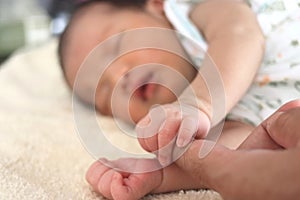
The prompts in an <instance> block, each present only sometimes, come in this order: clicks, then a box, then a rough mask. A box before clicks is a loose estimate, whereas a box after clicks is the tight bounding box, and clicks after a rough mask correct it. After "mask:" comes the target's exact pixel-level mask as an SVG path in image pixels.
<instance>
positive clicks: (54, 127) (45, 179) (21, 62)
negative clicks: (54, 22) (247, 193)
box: [0, 40, 221, 200]
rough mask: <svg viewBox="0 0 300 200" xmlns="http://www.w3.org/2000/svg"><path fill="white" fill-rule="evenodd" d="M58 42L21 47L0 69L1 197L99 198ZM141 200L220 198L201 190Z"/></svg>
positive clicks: (106, 119) (109, 123)
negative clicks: (79, 133) (59, 59)
mask: <svg viewBox="0 0 300 200" xmlns="http://www.w3.org/2000/svg"><path fill="white" fill-rule="evenodd" d="M56 47H57V41H56V40H52V41H51V42H49V43H48V44H46V45H44V46H41V47H38V48H34V49H28V48H27V49H26V50H21V51H19V52H18V53H16V54H15V55H14V56H12V57H11V58H10V59H9V60H8V61H7V62H5V63H4V64H3V65H2V66H1V68H0V91H1V98H0V199H6V200H8V199H14V200H15V199H103V197H101V196H100V195H97V194H95V193H94V192H92V190H91V188H90V187H89V185H88V184H87V183H86V181H85V172H86V170H87V168H88V166H89V165H90V164H91V163H92V162H93V161H94V159H93V158H92V157H91V156H90V155H89V154H88V153H87V151H86V150H85V149H84V148H83V146H82V144H81V143H80V140H79V138H78V136H77V133H76V131H75V124H74V120H73V112H72V106H71V93H70V91H69V90H68V88H67V87H66V85H65V82H64V80H63V77H62V74H61V71H60V69H59V66H58V62H57V57H56ZM103 120H104V122H105V123H104V124H105V126H106V128H108V129H109V130H110V131H111V133H112V139H113V138H114V137H115V136H116V135H117V134H113V133H114V132H115V131H116V130H115V129H114V127H113V125H112V122H111V121H112V120H111V119H109V118H103ZM123 142H124V141H123ZM124 144H126V142H125V143H124ZM135 145H136V144H135ZM127 146H129V147H131V144H130V145H128V144H127ZM133 146H134V145H133ZM145 199H205V200H206V199H221V197H220V196H219V195H218V194H217V193H215V192H212V191H205V190H200V191H180V192H177V193H168V194H161V195H149V196H147V197H145Z"/></svg>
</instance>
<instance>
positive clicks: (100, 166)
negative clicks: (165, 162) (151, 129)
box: [86, 158, 162, 200]
mask: <svg viewBox="0 0 300 200" xmlns="http://www.w3.org/2000/svg"><path fill="white" fill-rule="evenodd" d="M157 165H159V164H158V163H157V162H156V160H152V159H133V158H126V159H120V160H116V161H112V162H110V161H107V160H105V159H102V160H101V161H96V162H95V163H94V164H93V165H92V166H91V167H90V168H89V170H88V172H87V174H86V180H87V181H88V182H89V183H90V185H91V186H92V188H93V189H94V191H95V192H97V193H100V194H102V195H103V196H105V197H106V198H108V199H116V200H118V199H122V200H127V199H128V200H132V199H140V198H141V197H143V196H145V195H146V194H148V193H149V192H151V191H153V190H154V189H155V188H157V187H158V186H159V185H160V184H161V182H162V170H156V171H153V170H151V168H153V169H158V166H157ZM124 167H125V168H128V167H129V168H130V171H132V170H133V171H134V169H136V170H138V171H141V170H143V169H144V171H149V172H144V173H127V172H122V171H120V168H122V169H124ZM129 168H128V169H129ZM147 169H149V170H147Z"/></svg>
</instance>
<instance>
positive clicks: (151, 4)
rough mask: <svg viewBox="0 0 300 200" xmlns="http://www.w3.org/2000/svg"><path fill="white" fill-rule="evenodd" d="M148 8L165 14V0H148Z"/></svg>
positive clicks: (154, 12) (157, 13) (158, 13)
mask: <svg viewBox="0 0 300 200" xmlns="http://www.w3.org/2000/svg"><path fill="white" fill-rule="evenodd" d="M146 10H148V11H149V12H151V13H153V14H155V15H160V16H164V15H165V14H164V0H148V1H147V3H146Z"/></svg>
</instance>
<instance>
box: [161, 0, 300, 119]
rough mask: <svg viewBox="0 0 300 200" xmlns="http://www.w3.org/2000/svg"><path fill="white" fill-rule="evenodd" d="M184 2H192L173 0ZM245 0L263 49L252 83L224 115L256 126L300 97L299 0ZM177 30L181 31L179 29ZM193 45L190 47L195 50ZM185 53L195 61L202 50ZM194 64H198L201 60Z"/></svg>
mask: <svg viewBox="0 0 300 200" xmlns="http://www.w3.org/2000/svg"><path fill="white" fill-rule="evenodd" d="M166 2H171V0H166ZM183 2H185V3H186V4H189V5H192V3H191V2H189V1H183V0H182V1H180V0H178V1H177V2H176V1H174V0H172V3H175V6H176V4H177V5H179V4H180V3H183ZM247 2H248V4H249V6H250V7H251V8H252V10H253V11H254V12H255V13H256V15H257V19H258V21H259V24H260V26H261V28H262V31H263V33H264V35H265V38H266V50H265V55H264V58H263V61H262V64H261V67H260V69H259V71H258V72H257V75H256V77H255V80H254V82H253V84H252V85H251V87H250V88H249V90H248V92H247V94H246V95H245V96H244V97H243V98H242V99H241V100H240V101H239V103H238V104H237V105H236V106H235V107H234V108H233V109H232V111H231V112H230V113H229V115H228V116H227V118H228V119H232V120H239V121H243V122H247V123H250V124H253V125H258V124H259V123H261V121H263V120H264V119H266V118H267V117H268V116H269V115H270V114H272V113H273V112H275V111H276V110H277V109H278V107H280V106H281V105H283V104H284V103H286V102H288V101H290V100H293V99H297V98H300V44H299V43H300V0H285V1H284V0H248V1H247ZM179 7H180V6H178V8H179ZM188 11H189V9H186V10H182V13H183V12H185V13H184V15H185V16H186V17H187V16H188ZM167 16H168V17H169V20H170V22H171V23H173V21H178V20H177V18H178V17H177V18H176V17H174V15H173V16H172V17H173V18H172V19H171V18H170V17H171V15H167ZM173 24H174V23H173ZM186 26H188V24H186ZM174 27H175V28H177V27H176V26H175V25H174ZM177 30H178V31H181V30H180V29H179V28H178V29H177ZM186 30H188V29H186ZM194 38H195V37H194ZM194 41H195V40H194ZM196 42H197V41H196ZM202 43H203V41H201V42H199V43H198V44H199V45H198V47H197V45H196V48H198V49H199V46H200V47H202V49H205V50H206V48H203V47H205V46H204V45H203V44H202ZM183 46H184V45H183ZM186 46H187V45H186ZM194 46H195V45H193V48H192V49H196V48H195V47H194ZM200 49H201V48H200ZM187 52H188V53H189V55H190V56H191V57H194V56H195V57H198V61H199V60H200V61H201V60H202V59H203V53H202V54H200V56H197V51H195V50H194V53H193V52H192V51H189V50H187ZM193 60H197V59H196V58H194V59H193ZM197 64H199V65H201V62H198V63H197Z"/></svg>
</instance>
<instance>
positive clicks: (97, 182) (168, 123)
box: [59, 0, 300, 199]
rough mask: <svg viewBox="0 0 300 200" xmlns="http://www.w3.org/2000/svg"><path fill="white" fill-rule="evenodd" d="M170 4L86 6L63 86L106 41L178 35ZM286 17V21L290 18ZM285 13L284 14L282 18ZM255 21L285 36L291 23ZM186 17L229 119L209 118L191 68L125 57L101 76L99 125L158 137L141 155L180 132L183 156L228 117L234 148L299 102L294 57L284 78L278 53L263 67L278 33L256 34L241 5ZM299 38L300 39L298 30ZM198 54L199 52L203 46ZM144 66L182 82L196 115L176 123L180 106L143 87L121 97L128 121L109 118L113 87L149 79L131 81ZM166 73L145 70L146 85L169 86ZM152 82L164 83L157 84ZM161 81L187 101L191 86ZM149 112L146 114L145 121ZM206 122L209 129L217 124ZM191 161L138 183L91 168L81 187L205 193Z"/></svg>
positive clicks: (66, 48)
mask: <svg viewBox="0 0 300 200" xmlns="http://www.w3.org/2000/svg"><path fill="white" fill-rule="evenodd" d="M137 2H138V3H137ZM170 2H172V1H167V0H166V1H163V0H147V1H129V0H128V1H117V0H115V1H104V0H102V1H100V0H99V1H89V2H88V3H84V4H82V5H81V6H80V7H79V8H78V9H76V11H75V12H74V14H73V16H72V18H71V21H70V24H69V26H68V27H67V29H66V30H65V32H64V34H63V35H62V37H61V40H60V49H59V53H60V61H61V65H62V68H63V71H64V74H65V77H66V80H67V82H68V83H69V85H70V86H71V87H73V85H74V82H75V78H76V75H77V72H78V70H79V67H80V65H81V64H82V62H83V61H84V59H85V57H86V56H87V55H88V54H89V52H90V51H91V50H92V49H93V48H94V47H95V46H97V45H98V44H99V43H101V42H103V41H104V40H106V39H107V38H109V37H110V36H112V35H114V34H117V33H120V32H123V31H126V30H131V29H136V28H146V27H156V28H165V29H175V28H177V27H178V26H176V25H175V23H172V22H171V21H172V20H171V18H170V15H168V16H167V15H166V7H165V5H166V4H167V3H170ZM280 2H281V1H280ZM250 3H252V7H253V9H256V10H257V13H259V12H260V11H261V10H260V9H261V8H263V7H264V6H265V5H261V4H262V3H258V2H255V1H252V2H251V1H250ZM283 4H284V3H283ZM269 6H270V5H269ZM265 7H266V6H265ZM256 10H255V11H256ZM169 11H170V10H169ZM212 11H213V12H212ZM286 13H290V12H289V11H287V12H286ZM286 13H284V12H283V14H282V16H284V14H286ZM295 13H296V12H295ZM259 14H260V16H262V17H261V18H262V20H261V21H262V22H265V23H266V24H269V25H270V24H271V25H273V24H275V25H277V26H282V27H283V26H286V27H284V28H289V27H290V26H291V23H292V22H291V23H285V22H286V21H285V20H290V18H289V17H290V15H288V14H286V15H285V17H283V18H281V19H280V20H278V21H277V22H273V21H272V22H269V21H267V20H266V19H267V18H266V16H264V13H263V12H262V13H259ZM188 17H189V19H190V20H191V21H192V22H193V24H194V25H195V26H196V28H197V29H198V31H199V32H201V33H202V35H203V37H204V38H205V42H206V43H207V47H208V48H207V52H208V54H209V56H210V57H211V58H212V60H213V62H214V63H215V64H216V66H217V67H218V70H219V73H220V76H221V78H222V81H223V87H224V92H225V111H224V113H221V116H218V117H215V115H216V113H214V107H213V106H212V100H211V99H210V94H209V91H208V88H207V85H206V80H204V79H203V77H202V76H201V75H200V74H199V73H197V71H196V70H195V68H194V67H193V66H192V64H190V63H189V62H187V60H185V59H182V58H180V57H179V56H177V55H175V54H173V53H170V52H166V51H162V50H159V49H142V50H137V51H132V52H130V53H127V54H125V55H122V56H121V57H119V58H118V59H116V60H115V61H114V62H113V63H112V64H111V65H110V66H109V68H108V69H107V70H106V71H105V72H104V73H103V75H102V76H101V79H100V81H99V84H98V88H97V93H96V97H95V98H96V101H95V106H96V108H97V110H98V111H99V112H101V113H102V114H105V115H112V113H114V114H116V115H117V117H119V118H122V119H124V120H125V121H131V120H132V121H133V122H135V123H138V127H139V128H138V129H137V131H138V132H140V133H142V134H143V135H153V132H152V131H153V130H156V131H157V135H155V136H153V137H148V138H141V139H139V141H140V143H141V145H142V147H143V148H145V149H146V150H148V151H151V152H152V151H156V150H159V149H161V148H162V147H164V146H165V145H166V144H169V143H170V141H171V140H172V138H173V137H174V136H175V135H177V132H178V136H177V140H176V145H177V146H179V147H184V146H186V145H187V144H188V143H189V142H190V141H191V139H192V138H193V137H194V136H195V137H196V139H197V138H203V137H205V136H206V134H207V132H208V131H209V130H210V127H211V125H215V124H217V123H218V122H219V121H220V120H221V119H223V118H224V117H225V116H228V117H227V118H228V120H227V121H226V123H225V127H224V129H223V134H222V136H221V138H220V142H221V143H222V144H225V145H227V146H230V147H232V148H235V147H237V146H238V145H239V144H240V143H241V142H242V141H243V139H244V138H245V137H246V136H247V134H248V133H249V132H250V131H251V130H252V128H253V126H252V125H257V124H258V123H260V122H261V121H262V120H263V119H264V118H266V117H267V116H268V115H270V114H271V113H272V112H274V111H275V110H276V108H278V107H279V106H280V105H281V104H283V103H285V102H286V101H289V100H291V99H295V98H297V97H299V95H300V93H299V77H300V76H299V74H300V70H299V67H298V63H299V62H298V61H297V60H295V59H297V57H295V56H293V55H292V54H289V58H293V63H290V66H291V67H290V68H288V69H289V70H286V69H287V68H285V67H282V64H283V61H284V59H282V57H283V56H284V55H282V54H283V53H282V52H281V53H282V54H281V55H280V56H281V57H280V59H279V60H278V59H277V58H276V59H275V58H273V59H271V58H272V56H274V55H277V53H278V52H276V50H278V49H279V48H278V47H277V46H275V47H274V45H273V46H271V47H270V49H268V46H267V49H266V50H267V51H266V55H265V57H264V59H263V55H264V53H265V52H264V42H265V41H264V34H265V36H268V38H267V41H266V42H267V45H268V44H273V42H274V41H277V40H278V38H276V37H275V35H276V31H278V29H276V27H275V26H271V28H270V27H269V26H267V25H266V26H265V29H263V33H262V31H261V28H260V26H259V24H258V21H257V18H256V16H255V13H254V12H253V11H252V10H251V9H250V7H249V6H248V5H247V4H246V3H245V2H243V1H234V0H208V1H205V2H203V3H199V4H195V5H194V6H193V7H192V8H191V9H188ZM272 23H273V24H272ZM268 28H269V29H268ZM177 29H178V28H177ZM179 31H180V30H179ZM288 32H289V31H288ZM288 32H287V33H288ZM298 32H300V31H299V30H298ZM295 35H300V34H298V33H297V34H295ZM298 37H299V36H298ZM290 38H292V37H291V35H286V37H285V38H284V39H285V41H288V43H289V44H293V46H292V47H293V48H294V47H295V48H298V47H297V45H296V43H297V42H296V41H298V39H299V38H297V37H296V36H295V37H294V38H292V41H290V40H289V39H290ZM154 39H155V38H154ZM203 47H204V48H205V46H203ZM112 48H114V47H112ZM274 48H275V49H274ZM276 48H278V49H276ZM289 48H290V46H289ZM271 50H272V52H271ZM268 51H269V52H268ZM270 52H271V53H272V54H271V53H270ZM274 52H276V53H274ZM293 52H296V51H295V50H294V51H293ZM298 52H299V51H298ZM188 53H189V52H188ZM208 59H209V58H208V56H206V57H205V58H204V60H203V63H204V64H205V63H208V62H209V61H207V60H208ZM277 61H278V62H277ZM149 63H156V64H159V65H163V66H168V67H170V68H172V70H174V71H176V72H178V73H179V74H181V75H182V76H183V77H184V78H185V79H186V80H187V81H188V82H190V86H191V87H192V88H193V89H194V91H195V93H196V96H197V98H198V103H197V105H189V104H188V105H187V107H189V109H187V110H188V112H184V113H182V112H181V108H180V107H179V105H178V103H176V100H177V99H176V96H175V95H174V93H173V91H170V90H169V89H168V88H167V87H164V86H163V85H157V84H146V86H144V87H140V88H138V89H137V90H135V89H136V87H134V86H131V87H129V89H126V88H127V87H124V94H126V92H127V93H129V94H132V95H131V98H130V101H129V104H128V107H126V108H127V109H129V114H130V115H129V116H128V115H125V116H124V115H123V113H124V112H125V111H124V110H122V109H124V107H122V106H120V109H117V110H114V112H113V108H112V107H111V104H110V102H111V101H112V100H111V97H112V91H113V90H114V88H115V86H116V85H117V84H118V81H119V80H120V79H124V80H125V81H124V82H125V86H127V85H130V83H131V82H135V81H136V80H140V79H145V78H144V75H143V76H142V75H141V74H140V73H134V69H135V67H136V66H142V65H147V64H149ZM284 65H285V64H284ZM200 70H201V69H200ZM274 71H275V73H274ZM283 72H284V73H283ZM164 73H166V72H165V71H164V70H163V68H162V69H160V68H159V67H150V69H149V72H147V73H146V74H145V76H146V77H148V78H146V79H147V81H148V79H151V78H152V77H156V76H157V79H163V78H164V79H166V78H165V77H168V76H167V74H164ZM157 74H163V75H162V76H158V75H157ZM124 77H127V78H124ZM149 77H150V78H149ZM143 81H144V80H142V81H140V82H141V83H139V84H140V85H143ZM164 81H165V82H164V83H165V84H166V85H168V86H169V85H172V86H173V88H176V90H178V92H176V93H178V94H180V93H183V94H184V93H185V88H186V87H187V85H186V84H185V83H184V82H180V81H178V79H168V78H167V79H166V80H164ZM126 84H127V85H126ZM275 86H276V87H275ZM275 91H276V92H275ZM277 91H280V92H281V93H284V95H279V96H278V95H277V94H278V92H277ZM246 92H247V93H246ZM245 93H246V95H245ZM122 94H123V93H120V94H119V95H118V96H117V97H118V98H117V100H118V102H120V104H121V105H122V102H123V101H125V100H127V98H128V97H127V96H128V94H126V95H127V96H122ZM77 95H78V96H80V97H81V98H82V99H83V100H86V101H87V102H89V99H86V98H85V96H84V94H80V93H77ZM266 95H268V96H266ZM276 95H277V96H276ZM221 98H222V97H221ZM172 102H175V103H172ZM155 104H161V105H162V109H164V111H165V115H166V117H165V119H164V120H163V121H161V122H160V123H156V124H155V123H154V124H153V123H150V122H151V116H152V115H153V116H154V115H155V113H159V112H161V109H158V108H153V109H152V110H151V111H150V112H149V110H150V108H151V107H152V106H153V105H155ZM190 107H193V109H190ZM115 111H116V112H115ZM148 112H149V113H150V114H148V115H147V113H148ZM228 114H229V115H228ZM212 119H214V121H213V123H212ZM229 119H231V120H229ZM152 120H153V119H152ZM233 120H234V121H233ZM244 122H248V123H244ZM149 123H150V125H149ZM153 126H154V127H153ZM143 127H147V128H143ZM194 144H195V145H196V144H198V142H197V141H195V142H193V145H192V147H191V148H193V147H194V146H195V145H194ZM196 146H197V145H196ZM172 152H173V149H171V150H169V151H164V152H159V151H158V157H159V161H160V162H161V163H162V164H163V165H164V163H170V157H172V156H170V154H172ZM189 156H194V155H184V159H179V160H178V161H177V162H176V163H174V164H172V165H169V166H167V167H165V168H164V169H163V170H158V171H154V172H149V173H143V174H128V173H123V172H119V171H116V170H114V169H111V168H109V167H107V166H105V165H103V164H101V163H100V162H96V163H95V164H94V165H93V166H92V167H91V168H90V170H89V172H88V174H87V179H88V181H89V182H90V183H91V185H92V186H93V187H94V189H95V190H96V191H98V192H100V193H101V194H103V195H104V196H106V197H107V198H117V199H118V198H121V197H122V196H120V195H121V194H125V193H126V194H128V198H129V199H132V198H134V199H137V198H140V197H142V196H144V195H145V194H147V193H149V192H168V191H175V190H179V189H197V188H202V187H204V185H202V183H201V181H199V180H194V179H195V178H194V177H193V175H191V173H190V172H191V171H190V170H192V169H194V168H197V166H194V168H193V167H191V166H190V165H189V164H191V163H189V162H187V163H185V161H188V160H189ZM183 160H184V161H183ZM191 160H192V159H191ZM129 162H131V161H129ZM134 162H135V163H138V165H140V166H146V165H152V164H153V165H157V163H155V162H152V161H151V160H139V161H134ZM164 166H166V165H164ZM179 180H180V181H179ZM124 192H125V193H124Z"/></svg>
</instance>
